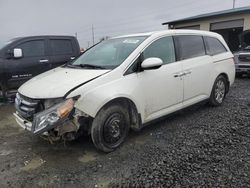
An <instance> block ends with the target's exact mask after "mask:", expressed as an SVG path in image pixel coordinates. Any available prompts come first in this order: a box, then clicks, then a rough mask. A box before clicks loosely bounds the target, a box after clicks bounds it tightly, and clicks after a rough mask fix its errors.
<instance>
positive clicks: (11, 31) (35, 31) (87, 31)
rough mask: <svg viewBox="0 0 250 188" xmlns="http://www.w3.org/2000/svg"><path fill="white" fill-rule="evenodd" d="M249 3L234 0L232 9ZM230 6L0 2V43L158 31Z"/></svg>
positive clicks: (225, 0) (222, 0)
mask: <svg viewBox="0 0 250 188" xmlns="http://www.w3.org/2000/svg"><path fill="white" fill-rule="evenodd" d="M242 6H250V0H236V7H242ZM232 7H233V0H209V1H207V0H123V1H121V0H0V43H3V42H4V41H7V40H9V39H11V38H13V37H19V36H29V35H45V34H55V35H75V33H77V37H78V40H79V43H80V45H81V46H82V47H87V46H88V43H89V44H90V45H91V44H92V31H91V30H92V29H91V27H92V25H93V26H94V36H95V42H97V41H99V39H100V38H101V37H103V36H117V35H121V34H129V33H135V32H144V31H153V30H162V29H165V27H166V26H162V25H161V24H162V23H163V22H167V21H171V20H175V19H179V18H185V17H189V16H194V15H197V14H201V13H208V12H214V11H219V10H224V9H230V8H232Z"/></svg>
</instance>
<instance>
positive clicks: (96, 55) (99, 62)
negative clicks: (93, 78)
mask: <svg viewBox="0 0 250 188" xmlns="http://www.w3.org/2000/svg"><path fill="white" fill-rule="evenodd" d="M145 38H146V37H145V36H143V37H126V38H115V39H110V40H107V41H104V42H101V43H100V44H97V45H96V46H94V47H93V48H91V49H89V50H88V51H86V52H85V53H84V54H82V55H81V56H80V57H79V58H77V59H76V60H75V61H73V62H71V63H70V64H68V66H73V67H81V68H89V69H114V68H116V67H118V66H119V65H120V64H121V63H122V62H123V61H124V60H125V59H126V58H127V57H128V56H129V55H130V54H131V53H132V52H133V51H134V50H135V49H136V48H137V47H138V46H139V45H140V44H141V43H142V42H143V41H144V40H145Z"/></svg>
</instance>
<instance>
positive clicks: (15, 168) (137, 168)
mask: <svg viewBox="0 0 250 188" xmlns="http://www.w3.org/2000/svg"><path fill="white" fill-rule="evenodd" d="M249 109H250V78H243V79H237V80H236V82H235V84H234V85H233V87H232V88H231V90H230V92H229V94H228V96H227V98H226V100H225V102H224V104H223V105H222V106H221V107H217V108H214V107H209V106H208V105H206V104H203V103H202V104H199V105H195V106H193V107H191V108H188V109H186V110H183V111H181V112H178V113H176V114H174V115H171V116H169V117H166V118H164V119H162V120H160V121H157V122H154V123H151V124H150V125H149V126H147V127H145V128H144V129H143V130H142V131H141V132H139V133H135V132H130V135H129V138H128V139H127V141H126V142H125V143H124V144H123V145H122V147H121V148H119V149H118V150H116V151H114V152H112V153H109V154H105V153H100V152H98V151H96V149H95V148H94V145H93V144H92V142H91V139H90V138H89V137H85V138H81V139H80V140H77V141H73V142H66V143H64V142H59V143H54V144H50V143H49V142H47V141H45V140H43V139H42V138H40V137H37V136H33V135H32V134H31V133H29V132H26V131H24V130H22V129H21V128H19V127H18V125H17V124H16V123H15V121H14V118H13V115H12V113H13V112H14V107H13V104H2V105H1V106H0V143H1V144H0V174H1V175H0V187H189V186H194V187H250V110H249Z"/></svg>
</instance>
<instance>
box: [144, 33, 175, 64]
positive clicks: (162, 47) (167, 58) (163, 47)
mask: <svg viewBox="0 0 250 188" xmlns="http://www.w3.org/2000/svg"><path fill="white" fill-rule="evenodd" d="M143 57H144V59H147V58H150V57H158V58H160V59H161V60H162V61H163V63H164V64H167V63H172V62H174V61H175V50H174V42H173V38H172V37H164V38H161V39H159V40H157V41H155V42H153V43H152V44H150V45H149V46H148V47H147V48H146V50H145V51H144V52H143Z"/></svg>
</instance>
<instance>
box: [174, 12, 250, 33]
mask: <svg viewBox="0 0 250 188" xmlns="http://www.w3.org/2000/svg"><path fill="white" fill-rule="evenodd" d="M237 19H244V28H243V29H244V30H247V29H250V14H239V15H233V16H220V17H218V18H212V19H211V18H210V19H204V20H202V21H195V22H188V23H185V24H175V25H174V28H178V27H186V26H193V25H200V29H201V30H205V31H209V29H210V24H211V23H215V22H222V21H230V20H237Z"/></svg>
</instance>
